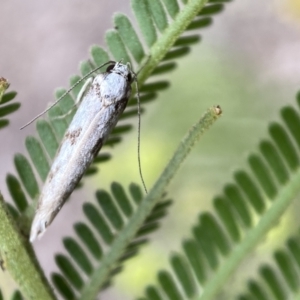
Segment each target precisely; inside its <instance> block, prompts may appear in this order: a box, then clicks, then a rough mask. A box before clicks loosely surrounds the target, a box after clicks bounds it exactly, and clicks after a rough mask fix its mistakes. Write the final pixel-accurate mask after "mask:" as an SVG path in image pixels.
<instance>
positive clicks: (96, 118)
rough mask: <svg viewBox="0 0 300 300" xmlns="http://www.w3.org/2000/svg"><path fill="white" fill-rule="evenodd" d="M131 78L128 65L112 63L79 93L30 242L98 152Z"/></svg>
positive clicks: (119, 110)
mask: <svg viewBox="0 0 300 300" xmlns="http://www.w3.org/2000/svg"><path fill="white" fill-rule="evenodd" d="M134 79H135V74H134V73H133V72H132V71H131V68H130V66H129V64H127V65H125V64H122V63H120V62H112V63H111V64H110V65H109V66H108V68H107V70H106V72H105V73H102V74H99V75H97V76H96V77H95V79H94V80H93V82H92V83H90V86H89V88H87V89H86V92H85V93H84V94H83V95H82V100H81V104H80V106H79V108H78V110H77V112H76V114H75V116H74V118H73V120H72V122H71V124H70V126H69V128H68V129H67V131H66V133H65V136H64V138H63V140H62V142H61V145H60V147H59V149H58V151H57V153H56V156H55V159H54V162H53V164H52V166H51V169H50V172H49V174H48V177H47V179H46V182H45V184H44V187H43V190H42V192H41V195H40V198H39V201H38V205H37V209H36V213H35V216H34V219H33V222H32V225H31V232H30V241H31V242H33V241H34V240H36V238H40V237H41V236H42V235H43V234H44V233H45V231H46V229H47V227H48V226H49V225H50V224H51V222H52V221H53V219H54V218H55V216H56V215H57V213H58V212H59V210H60V209H61V207H62V206H63V204H64V202H65V201H66V199H67V198H68V197H69V196H70V194H71V193H72V192H73V190H74V188H75V186H76V185H77V183H78V182H79V181H80V179H81V177H82V176H83V174H84V172H85V171H86V169H87V168H88V166H89V165H90V164H91V162H92V161H93V159H94V158H95V156H96V155H97V154H98V152H99V150H100V149H101V147H102V145H103V143H104V142H105V140H106V139H107V138H108V135H109V133H110V132H111V130H112V129H113V128H114V127H115V125H116V123H117V122H118V120H119V117H120V115H121V114H122V112H123V111H124V109H125V107H126V105H127V102H128V99H129V97H130V93H131V83H132V82H133V80H134Z"/></svg>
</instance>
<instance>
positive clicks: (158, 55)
mask: <svg viewBox="0 0 300 300" xmlns="http://www.w3.org/2000/svg"><path fill="white" fill-rule="evenodd" d="M207 1H208V0H189V2H188V4H186V5H185V6H184V8H183V9H182V10H181V11H180V12H179V13H178V15H177V16H176V18H175V19H174V21H173V22H172V24H171V25H170V26H169V27H167V28H166V30H165V31H164V32H163V34H162V36H161V37H160V38H159V39H158V40H157V41H156V42H155V43H154V45H153V46H152V47H151V50H150V54H149V56H148V59H147V61H146V63H145V65H144V66H143V67H142V69H141V70H140V73H139V76H138V81H139V86H142V84H143V83H144V82H145V81H146V80H147V78H148V77H149V76H150V74H151V72H152V71H153V70H154V69H155V68H156V67H157V66H158V64H159V63H160V62H161V60H162V59H163V58H164V56H165V55H166V54H167V53H168V51H169V50H170V49H171V47H172V46H173V45H174V43H175V42H176V40H177V39H178V38H179V37H180V35H181V34H182V33H183V32H184V30H185V29H186V28H187V26H188V25H189V24H190V23H191V22H192V21H193V19H194V18H195V17H196V16H197V14H198V13H199V12H200V11H201V9H202V8H203V7H204V5H205V4H206V3H207Z"/></svg>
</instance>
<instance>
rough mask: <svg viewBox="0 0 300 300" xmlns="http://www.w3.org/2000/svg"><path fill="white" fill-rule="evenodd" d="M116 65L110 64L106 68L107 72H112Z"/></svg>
mask: <svg viewBox="0 0 300 300" xmlns="http://www.w3.org/2000/svg"><path fill="white" fill-rule="evenodd" d="M114 67H115V64H113V65H109V66H108V67H107V68H106V72H110V71H111V70H112V69H113V68H114Z"/></svg>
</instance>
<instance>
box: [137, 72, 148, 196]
mask: <svg viewBox="0 0 300 300" xmlns="http://www.w3.org/2000/svg"><path fill="white" fill-rule="evenodd" d="M134 75H135V86H136V95H137V97H136V98H137V105H138V148H137V151H138V164H139V172H140V177H141V180H142V184H143V187H144V190H145V192H146V194H148V191H147V187H146V184H145V180H144V177H143V173H142V164H141V101H140V94H139V89H138V84H137V77H136V74H134Z"/></svg>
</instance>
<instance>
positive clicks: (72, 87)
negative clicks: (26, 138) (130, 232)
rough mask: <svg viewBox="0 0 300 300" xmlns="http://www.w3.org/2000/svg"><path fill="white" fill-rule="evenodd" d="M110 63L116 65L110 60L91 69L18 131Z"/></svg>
mask: <svg viewBox="0 0 300 300" xmlns="http://www.w3.org/2000/svg"><path fill="white" fill-rule="evenodd" d="M111 63H116V62H115V61H113V60H110V61H108V62H106V63H104V64H102V65H101V66H99V67H97V68H95V69H93V70H92V71H90V72H89V73H87V74H86V75H85V76H83V77H82V78H81V79H79V80H78V81H77V82H76V83H75V84H73V85H72V86H71V87H70V88H69V89H68V90H67V91H66V92H65V93H64V94H63V95H62V96H60V97H59V98H58V99H57V100H56V101H55V102H54V103H53V104H51V105H50V106H49V107H48V108H47V109H45V110H44V111H42V112H41V113H39V114H38V115H37V116H35V117H34V118H33V119H32V120H30V121H29V122H28V123H26V124H25V125H23V126H22V127H21V128H20V130H22V129H24V128H25V127H27V126H28V125H30V124H31V123H33V122H34V121H35V120H36V119H38V118H39V117H41V116H42V115H44V114H45V113H46V112H47V111H49V110H50V109H51V108H52V107H53V106H55V105H56V104H57V103H58V102H59V101H60V100H61V99H63V98H64V97H65V96H66V95H67V94H69V93H70V92H71V91H72V90H73V89H74V88H75V87H76V86H77V85H78V84H79V83H80V82H82V81H83V80H85V79H86V78H87V77H89V76H91V75H92V74H93V73H94V72H96V71H98V70H99V69H101V68H102V67H104V66H106V65H108V64H111Z"/></svg>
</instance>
